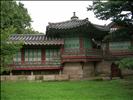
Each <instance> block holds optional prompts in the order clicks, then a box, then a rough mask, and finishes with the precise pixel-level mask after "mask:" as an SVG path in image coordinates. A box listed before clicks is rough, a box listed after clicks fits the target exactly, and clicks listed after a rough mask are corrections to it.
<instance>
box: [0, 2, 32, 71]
mask: <svg viewBox="0 0 133 100" xmlns="http://www.w3.org/2000/svg"><path fill="white" fill-rule="evenodd" d="M0 3H1V12H0V13H1V26H0V31H1V48H0V50H1V54H0V58H1V59H0V61H1V71H3V70H5V69H6V70H7V69H8V70H9V68H8V65H9V64H10V63H11V61H12V57H13V55H14V54H15V53H16V52H17V51H18V50H20V48H21V47H22V42H20V43H17V44H16V43H13V42H12V43H11V41H9V36H10V35H11V34H14V33H18V34H24V33H25V32H26V30H27V29H28V28H30V22H31V18H30V16H29V14H28V12H27V9H26V8H24V5H23V4H21V3H19V4H17V3H16V1H4V0H3V1H0Z"/></svg>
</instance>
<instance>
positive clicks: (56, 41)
mask: <svg viewBox="0 0 133 100" xmlns="http://www.w3.org/2000/svg"><path fill="white" fill-rule="evenodd" d="M9 40H10V41H14V42H17V41H23V42H24V44H25V45H61V44H64V41H63V40H62V39H60V38H51V37H47V36H46V35H44V34H13V35H11V36H10V37H9Z"/></svg>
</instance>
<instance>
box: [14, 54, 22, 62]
mask: <svg viewBox="0 0 133 100" xmlns="http://www.w3.org/2000/svg"><path fill="white" fill-rule="evenodd" d="M13 62H14V63H17V64H18V63H21V52H17V53H16V54H15V55H14V56H13Z"/></svg>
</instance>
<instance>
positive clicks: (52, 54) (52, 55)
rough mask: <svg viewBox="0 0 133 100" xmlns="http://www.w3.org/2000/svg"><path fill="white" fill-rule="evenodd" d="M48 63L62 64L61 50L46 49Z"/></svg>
mask: <svg viewBox="0 0 133 100" xmlns="http://www.w3.org/2000/svg"><path fill="white" fill-rule="evenodd" d="M45 51H46V63H47V64H60V50H59V49H46V50H45Z"/></svg>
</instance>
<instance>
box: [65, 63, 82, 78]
mask: <svg viewBox="0 0 133 100" xmlns="http://www.w3.org/2000/svg"><path fill="white" fill-rule="evenodd" d="M63 74H67V75H69V78H70V80H79V79H82V77H83V69H82V65H81V63H78V62H72V63H65V64H64V69H63Z"/></svg>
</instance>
